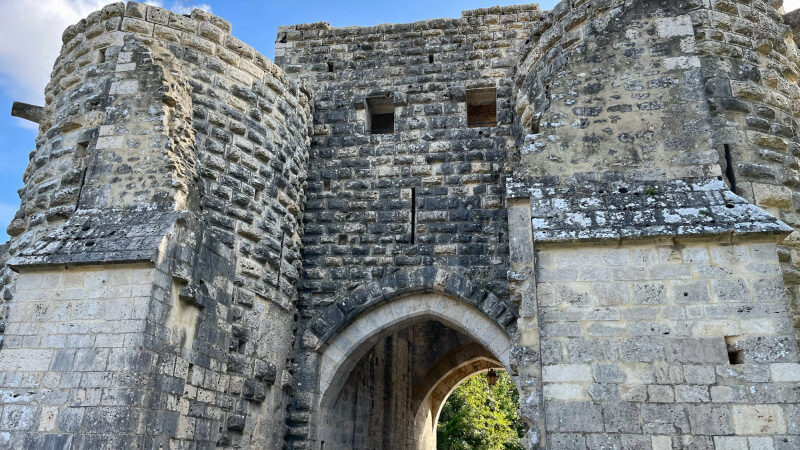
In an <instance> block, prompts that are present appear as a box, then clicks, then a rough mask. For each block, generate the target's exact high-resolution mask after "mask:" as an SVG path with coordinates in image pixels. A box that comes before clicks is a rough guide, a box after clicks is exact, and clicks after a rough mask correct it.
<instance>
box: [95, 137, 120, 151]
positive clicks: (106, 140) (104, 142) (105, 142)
mask: <svg viewBox="0 0 800 450" xmlns="http://www.w3.org/2000/svg"><path fill="white" fill-rule="evenodd" d="M124 143H125V137H124V136H101V137H99V138H97V143H96V144H95V148H96V149H98V150H103V149H107V148H122V146H123V144H124Z"/></svg>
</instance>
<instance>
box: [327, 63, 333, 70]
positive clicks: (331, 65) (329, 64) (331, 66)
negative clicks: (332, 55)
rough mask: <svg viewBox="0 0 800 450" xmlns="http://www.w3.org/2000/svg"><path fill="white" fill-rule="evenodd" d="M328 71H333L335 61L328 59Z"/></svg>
mask: <svg viewBox="0 0 800 450" xmlns="http://www.w3.org/2000/svg"><path fill="white" fill-rule="evenodd" d="M328 73H333V61H328Z"/></svg>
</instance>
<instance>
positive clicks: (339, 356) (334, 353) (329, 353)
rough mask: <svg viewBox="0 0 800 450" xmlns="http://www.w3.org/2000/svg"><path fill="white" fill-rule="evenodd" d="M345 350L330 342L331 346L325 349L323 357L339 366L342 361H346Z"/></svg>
mask: <svg viewBox="0 0 800 450" xmlns="http://www.w3.org/2000/svg"><path fill="white" fill-rule="evenodd" d="M347 350H349V349H341V348H339V347H338V346H337V345H336V342H332V343H331V345H329V346H328V347H327V348H326V349H325V356H326V357H328V358H330V359H331V360H332V361H334V363H335V364H336V365H339V364H341V363H342V361H344V360H345V359H347Z"/></svg>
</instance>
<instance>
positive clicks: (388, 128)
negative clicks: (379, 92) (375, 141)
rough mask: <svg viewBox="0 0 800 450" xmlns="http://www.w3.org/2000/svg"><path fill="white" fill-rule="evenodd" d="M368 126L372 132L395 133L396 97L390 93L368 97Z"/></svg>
mask: <svg viewBox="0 0 800 450" xmlns="http://www.w3.org/2000/svg"><path fill="white" fill-rule="evenodd" d="M367 128H368V129H369V132H370V133H371V134H391V133H394V99H393V98H392V96H391V95H390V94H387V95H383V96H380V97H369V98H367Z"/></svg>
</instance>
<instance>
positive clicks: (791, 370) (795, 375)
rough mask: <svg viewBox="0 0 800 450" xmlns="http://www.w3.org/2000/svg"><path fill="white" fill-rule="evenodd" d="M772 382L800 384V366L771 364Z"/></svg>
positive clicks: (795, 364) (794, 364)
mask: <svg viewBox="0 0 800 450" xmlns="http://www.w3.org/2000/svg"><path fill="white" fill-rule="evenodd" d="M769 367H770V372H771V373H772V381H778V382H800V364H797V363H776V364H770V366H769Z"/></svg>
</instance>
